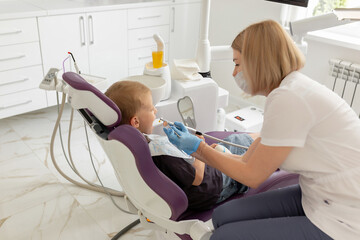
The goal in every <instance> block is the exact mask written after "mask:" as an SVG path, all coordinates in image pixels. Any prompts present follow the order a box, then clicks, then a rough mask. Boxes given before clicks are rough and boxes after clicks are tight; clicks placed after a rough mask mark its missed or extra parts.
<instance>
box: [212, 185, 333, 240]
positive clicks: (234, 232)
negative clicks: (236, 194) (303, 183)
mask: <svg viewBox="0 0 360 240" xmlns="http://www.w3.org/2000/svg"><path fill="white" fill-rule="evenodd" d="M212 220H213V224H214V227H215V232H214V234H213V235H212V236H211V240H217V239H223V240H225V239H226V240H231V239H238V240H240V239H241V240H242V239H243V240H263V239H266V240H289V239H291V240H300V239H301V240H318V239H319V240H320V239H321V240H329V239H332V238H330V237H329V236H328V235H326V234H325V233H324V232H322V231H321V230H320V229H319V228H317V227H316V226H315V225H314V224H312V223H311V221H310V220H309V219H308V218H307V217H306V216H305V213H304V210H303V208H302V206H301V189H300V187H299V185H294V186H290V187H286V188H282V189H278V190H273V191H269V192H264V193H260V194H257V195H254V196H250V197H245V198H240V199H236V200H233V201H230V202H228V203H225V204H223V205H221V206H219V207H218V208H216V209H215V210H214V212H213V215H212Z"/></svg>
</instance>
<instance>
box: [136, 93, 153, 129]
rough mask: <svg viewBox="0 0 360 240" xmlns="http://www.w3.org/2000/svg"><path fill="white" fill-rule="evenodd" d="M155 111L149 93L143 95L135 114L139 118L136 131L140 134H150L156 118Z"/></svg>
mask: <svg viewBox="0 0 360 240" xmlns="http://www.w3.org/2000/svg"><path fill="white" fill-rule="evenodd" d="M156 112H157V110H156V108H155V107H154V105H153V102H152V97H151V92H148V93H147V94H145V95H144V96H143V98H142V106H141V108H140V110H139V111H138V112H137V113H136V115H137V116H138V118H139V126H138V129H139V131H140V132H142V133H146V134H151V133H152V130H153V122H154V120H155V118H156V116H155V114H156Z"/></svg>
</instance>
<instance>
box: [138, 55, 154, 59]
mask: <svg viewBox="0 0 360 240" xmlns="http://www.w3.org/2000/svg"><path fill="white" fill-rule="evenodd" d="M151 57H152V56H141V57H138V59H139V60H142V59H147V58H151Z"/></svg>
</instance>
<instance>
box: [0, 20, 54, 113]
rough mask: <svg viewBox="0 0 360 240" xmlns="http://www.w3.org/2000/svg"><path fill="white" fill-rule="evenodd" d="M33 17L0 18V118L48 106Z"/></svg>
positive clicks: (36, 29) (36, 30)
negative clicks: (42, 81)
mask: <svg viewBox="0 0 360 240" xmlns="http://www.w3.org/2000/svg"><path fill="white" fill-rule="evenodd" d="M41 64H42V62H41V56H40V46H39V37H38V28H37V24H36V18H27V19H15V20H4V21H0V119H2V118H6V117H9V116H12V115H16V114H21V113H24V112H28V111H32V110H36V109H40V108H44V107H46V106H47V102H46V94H45V92H43V91H40V90H39V89H38V86H39V84H40V82H41V80H42V78H43V71H42V67H41Z"/></svg>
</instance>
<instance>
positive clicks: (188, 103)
mask: <svg viewBox="0 0 360 240" xmlns="http://www.w3.org/2000/svg"><path fill="white" fill-rule="evenodd" d="M177 108H178V111H179V113H180V116H181V118H182V120H183V123H184V124H185V126H188V127H191V128H196V122H195V113H194V105H193V101H192V100H191V98H190V97H189V96H185V97H183V98H180V99H179V100H178V101H177Z"/></svg>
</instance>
